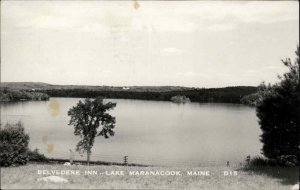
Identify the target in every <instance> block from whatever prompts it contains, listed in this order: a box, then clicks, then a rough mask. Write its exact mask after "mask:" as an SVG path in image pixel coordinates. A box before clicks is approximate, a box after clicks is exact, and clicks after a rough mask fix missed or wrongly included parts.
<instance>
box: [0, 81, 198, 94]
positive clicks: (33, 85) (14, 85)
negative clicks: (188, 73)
mask: <svg viewBox="0 0 300 190" xmlns="http://www.w3.org/2000/svg"><path fill="white" fill-rule="evenodd" d="M1 88H9V89H15V90H33V89H34V90H38V91H39V90H52V89H55V90H59V89H64V90H68V89H87V90H97V91H131V92H168V91H179V90H191V89H195V88H188V87H180V86H88V85H52V84H47V83H42V82H2V83H1Z"/></svg>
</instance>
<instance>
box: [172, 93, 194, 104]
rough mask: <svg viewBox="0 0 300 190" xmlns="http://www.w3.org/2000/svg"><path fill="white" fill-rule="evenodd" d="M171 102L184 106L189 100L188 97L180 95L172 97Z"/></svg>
mask: <svg viewBox="0 0 300 190" xmlns="http://www.w3.org/2000/svg"><path fill="white" fill-rule="evenodd" d="M171 101H172V102H174V103H178V104H180V103H183V104H185V103H189V102H191V100H190V99H189V98H188V97H186V96H180V95H177V96H173V97H172V98H171Z"/></svg>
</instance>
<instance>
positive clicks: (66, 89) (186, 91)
mask: <svg viewBox="0 0 300 190" xmlns="http://www.w3.org/2000/svg"><path fill="white" fill-rule="evenodd" d="M1 89H2V91H4V90H6V91H8V90H15V91H29V92H40V93H44V94H46V95H48V96H50V97H74V98H75V97H76V98H94V97H97V96H102V97H104V98H118V99H139V100H158V101H171V98H172V97H174V96H175V97H176V96H185V97H187V98H188V99H190V100H191V101H192V102H222V103H242V102H241V99H242V98H243V97H245V96H248V95H250V94H253V93H256V91H257V87H252V86H235V87H224V88H188V87H180V86H124V87H114V86H83V85H52V84H47V83H35V82H4V83H1Z"/></svg>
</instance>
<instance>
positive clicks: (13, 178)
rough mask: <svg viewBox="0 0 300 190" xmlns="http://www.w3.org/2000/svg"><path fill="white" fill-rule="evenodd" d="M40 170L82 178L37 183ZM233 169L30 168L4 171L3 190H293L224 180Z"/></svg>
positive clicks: (242, 178) (262, 178)
mask: <svg viewBox="0 0 300 190" xmlns="http://www.w3.org/2000/svg"><path fill="white" fill-rule="evenodd" d="M38 170H48V171H51V170H79V171H80V173H81V175H62V176H61V177H64V178H65V179H67V180H68V181H69V182H68V183H61V184H57V183H51V182H38V181H37V179H38V178H41V177H45V176H47V175H38ZM87 170H93V171H98V172H100V173H101V172H105V171H107V172H112V171H124V173H125V175H123V176H116V175H115V176H109V175H105V174H103V175H99V174H98V175H89V176H87V175H84V172H85V171H87ZM234 170H237V168H230V167H217V166H213V167H193V168H188V167H132V166H102V165H101V166H90V167H88V166H82V165H72V166H63V165H47V164H28V165H26V166H20V167H9V168H1V181H2V183H1V189H24V188H25V189H31V188H34V189H49V188H55V189H65V188H66V189H212V190H218V189H225V190H226V189H227V190H229V189H230V190H241V189H254V190H255V189H257V190H258V189H259V190H261V189H274V190H286V189H291V187H292V185H291V184H285V183H282V182H281V181H280V180H279V179H276V178H272V177H270V176H268V175H264V174H261V175H258V174H254V173H251V172H246V171H242V170H238V171H237V175H236V176H224V173H223V172H224V171H234ZM130 171H180V174H181V175H179V176H162V175H158V176H146V175H129V172H130ZM187 171H210V176H203V175H202V176H189V175H187Z"/></svg>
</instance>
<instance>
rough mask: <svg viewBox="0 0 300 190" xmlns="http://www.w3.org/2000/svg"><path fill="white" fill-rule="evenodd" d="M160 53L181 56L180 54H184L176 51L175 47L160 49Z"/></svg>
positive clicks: (179, 50) (181, 50) (183, 51)
mask: <svg viewBox="0 0 300 190" xmlns="http://www.w3.org/2000/svg"><path fill="white" fill-rule="evenodd" d="M160 52H161V53H165V54H182V53H185V52H186V50H183V49H178V48H175V47H167V48H163V49H161V51H160Z"/></svg>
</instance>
